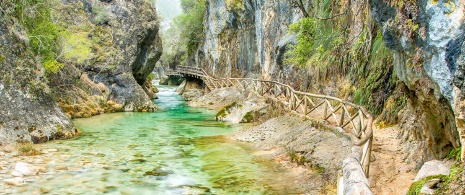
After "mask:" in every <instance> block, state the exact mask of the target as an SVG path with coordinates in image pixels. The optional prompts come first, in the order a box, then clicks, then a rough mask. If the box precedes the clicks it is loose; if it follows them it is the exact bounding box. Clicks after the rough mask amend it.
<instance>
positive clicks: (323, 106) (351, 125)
mask: <svg viewBox="0 0 465 195" xmlns="http://www.w3.org/2000/svg"><path fill="white" fill-rule="evenodd" d="M177 71H178V72H179V73H180V74H181V75H189V76H194V77H197V78H201V79H202V80H203V81H204V82H205V84H206V85H207V86H208V88H209V89H210V90H213V89H216V88H223V87H231V86H236V87H240V88H242V89H244V90H253V91H255V92H257V93H258V94H260V95H262V96H271V97H272V98H276V99H278V100H280V101H282V102H284V103H285V104H287V106H288V108H289V110H290V111H294V112H297V113H299V114H302V115H305V116H308V117H311V118H315V119H320V120H323V121H325V122H326V123H329V124H330V125H332V126H335V127H337V129H338V130H339V131H340V132H343V133H349V135H353V136H352V139H353V141H354V144H355V145H357V146H363V150H362V157H361V159H360V165H361V166H362V169H363V171H364V172H365V176H366V177H367V178H368V175H369V170H370V156H371V147H372V142H373V129H372V124H373V117H372V116H371V114H370V113H369V112H368V111H367V109H366V108H365V107H363V106H360V105H356V104H354V103H351V102H348V101H345V100H342V99H339V98H336V97H331V96H326V95H320V94H312V93H306V92H301V91H296V90H294V88H292V87H290V86H289V85H286V84H282V83H279V82H276V81H265V80H259V79H251V78H213V77H211V76H209V75H208V74H207V73H206V72H205V71H204V70H203V69H201V68H195V67H187V66H179V67H178V68H177Z"/></svg>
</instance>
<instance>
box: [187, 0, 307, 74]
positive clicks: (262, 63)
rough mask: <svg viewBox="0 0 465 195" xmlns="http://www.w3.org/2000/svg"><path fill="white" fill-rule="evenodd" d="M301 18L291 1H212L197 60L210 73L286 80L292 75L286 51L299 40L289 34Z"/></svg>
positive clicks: (209, 1) (209, 2) (208, 6)
mask: <svg viewBox="0 0 465 195" xmlns="http://www.w3.org/2000/svg"><path fill="white" fill-rule="evenodd" d="M300 17H301V14H300V12H298V11H297V10H295V9H294V8H293V7H292V6H291V5H290V2H289V1H279V0H272V1H262V0H247V1H244V2H242V3H236V2H235V1H224V0H208V1H207V15H206V17H205V20H204V23H205V24H206V25H205V28H204V31H205V41H204V43H203V44H202V46H201V47H200V49H199V50H198V51H197V53H196V54H195V56H194V59H195V62H196V63H198V64H197V65H199V66H200V67H204V69H205V70H208V71H209V74H210V75H218V76H220V75H221V76H227V77H237V76H241V77H245V76H247V77H262V78H264V79H271V76H274V77H276V78H278V77H280V78H281V79H283V77H284V76H290V75H288V74H285V73H286V71H289V70H290V69H289V67H284V65H283V58H284V52H285V50H286V47H287V45H288V44H289V43H290V42H295V37H294V39H293V38H292V36H286V35H287V29H288V25H289V24H291V23H292V22H294V21H296V20H297V19H299V18H300ZM276 78H275V79H276Z"/></svg>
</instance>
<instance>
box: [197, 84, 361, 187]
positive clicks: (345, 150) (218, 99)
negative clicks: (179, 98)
mask: <svg viewBox="0 0 465 195" xmlns="http://www.w3.org/2000/svg"><path fill="white" fill-rule="evenodd" d="M189 105H190V106H195V107H206V108H209V109H214V110H217V111H218V114H217V116H218V115H224V116H223V117H222V119H227V120H228V121H232V122H237V121H241V122H243V121H244V120H237V118H241V117H244V116H243V115H241V114H242V113H253V120H252V122H253V123H254V125H255V126H253V127H250V128H246V129H242V130H240V131H238V132H235V133H233V134H231V135H228V136H227V138H229V139H231V140H234V141H241V142H247V143H249V144H251V145H252V146H253V148H254V155H257V156H259V157H260V158H261V159H263V160H266V161H272V162H276V163H278V164H279V165H280V167H279V169H283V170H285V172H288V173H293V174H294V176H295V177H294V178H291V179H290V180H289V183H290V185H293V186H294V187H295V188H301V189H302V191H303V192H304V193H305V194H336V193H337V179H338V175H339V174H340V172H341V169H342V161H343V159H344V158H345V157H346V156H347V155H348V154H349V152H350V148H351V147H352V143H351V140H350V139H349V138H348V137H344V136H338V135H336V134H334V133H333V132H331V131H329V130H327V129H326V128H324V127H323V126H322V125H321V124H319V123H317V122H314V121H310V120H306V119H303V118H300V117H298V116H296V115H291V114H286V112H285V111H284V108H283V107H282V105H280V104H279V103H276V102H273V101H271V100H267V99H266V98H263V97H259V96H257V95H256V94H254V93H253V92H245V91H240V90H238V89H236V88H233V87H230V88H221V89H215V90H212V91H211V92H210V93H207V94H205V95H203V96H198V97H196V98H193V99H191V100H190V101H189ZM251 105H253V106H251ZM258 105H260V106H258ZM231 107H233V109H232V108H231ZM244 110H245V111H244ZM231 118H232V119H231ZM217 119H218V118H217Z"/></svg>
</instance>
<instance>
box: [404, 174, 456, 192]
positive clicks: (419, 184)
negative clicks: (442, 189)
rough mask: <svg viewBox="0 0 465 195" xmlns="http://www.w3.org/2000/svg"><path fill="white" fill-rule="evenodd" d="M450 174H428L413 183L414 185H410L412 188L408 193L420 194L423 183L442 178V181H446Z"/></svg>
mask: <svg viewBox="0 0 465 195" xmlns="http://www.w3.org/2000/svg"><path fill="white" fill-rule="evenodd" d="M447 178H448V176H446V175H432V176H428V177H426V178H423V179H421V180H419V181H417V182H415V183H412V185H410V188H409V191H408V193H407V195H419V194H420V191H421V188H422V187H423V185H425V183H426V182H428V181H430V180H432V179H440V180H441V181H445V180H447Z"/></svg>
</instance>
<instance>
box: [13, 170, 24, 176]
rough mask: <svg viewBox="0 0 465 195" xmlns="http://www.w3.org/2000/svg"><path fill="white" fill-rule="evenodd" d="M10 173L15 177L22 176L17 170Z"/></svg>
mask: <svg viewBox="0 0 465 195" xmlns="http://www.w3.org/2000/svg"><path fill="white" fill-rule="evenodd" d="M11 175H13V176H15V177H22V176H23V174H21V173H20V172H18V171H13V172H11Z"/></svg>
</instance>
